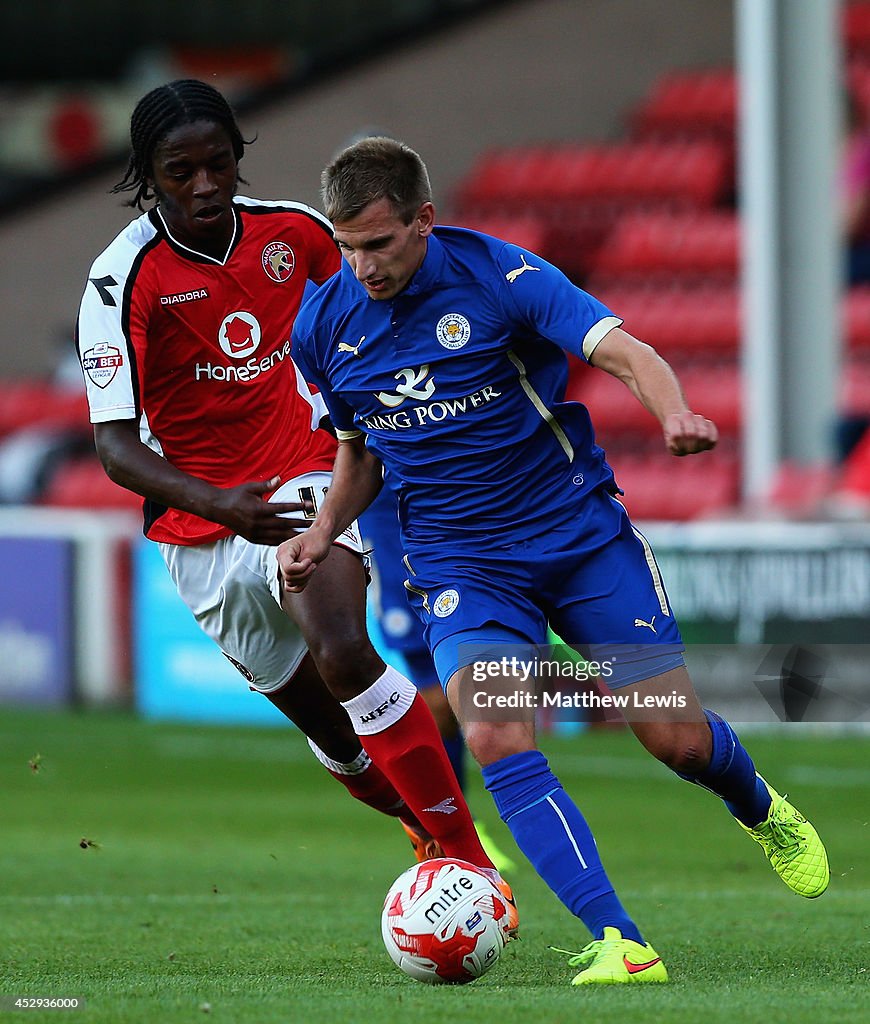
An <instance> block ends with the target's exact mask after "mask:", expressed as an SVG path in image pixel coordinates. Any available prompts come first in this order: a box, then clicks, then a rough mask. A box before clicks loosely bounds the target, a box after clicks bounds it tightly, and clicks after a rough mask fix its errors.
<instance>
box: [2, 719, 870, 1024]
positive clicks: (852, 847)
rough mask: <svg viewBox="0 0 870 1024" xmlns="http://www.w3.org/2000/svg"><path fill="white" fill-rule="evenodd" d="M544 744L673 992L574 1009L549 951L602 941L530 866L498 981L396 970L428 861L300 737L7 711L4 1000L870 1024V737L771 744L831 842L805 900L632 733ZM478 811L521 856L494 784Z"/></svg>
mask: <svg viewBox="0 0 870 1024" xmlns="http://www.w3.org/2000/svg"><path fill="white" fill-rule="evenodd" d="M542 745H543V747H544V749H545V751H546V752H547V753H548V755H549V756H550V757H551V760H552V762H553V765H554V767H555V768H556V770H557V771H558V772H559V773H560V774H561V777H562V779H563V781H564V783H565V784H566V786H567V787H568V789H569V791H570V792H571V793H572V794H573V795H574V797H575V798H576V799H577V800H578V802H579V804H580V805H581V807H582V808H583V809H584V812H585V813H586V815H587V817H588V819H589V821H590V823H591V825H592V827H593V829H594V830H595V832H596V835H597V837H598V842H599V846H600V848H601V850H602V852H603V854H604V858H605V862H606V863H607V865H608V867H609V871H610V874H611V876H612V878H613V880H614V882H615V883H616V885H617V888H618V890H619V891H620V893H621V895H622V898H623V901H624V902H625V903H626V905H627V906H628V908H629V909H630V911H631V912H632V913H633V914H634V916H635V917H636V919H637V920H638V921H639V922H640V924H641V926H642V927H643V929H644V930H645V933H646V935H647V938H648V939H649V940H650V941H651V942H652V943H653V945H654V946H655V947H656V948H657V950H658V951H659V952H660V953H661V954H662V955H663V957H664V958H665V961H666V963H667V965H668V968H669V970H670V972H671V978H672V984H671V985H666V986H661V987H650V988H647V987H644V986H638V987H637V988H626V989H621V988H604V989H598V990H595V991H587V990H584V989H572V988H571V987H570V986H569V984H568V981H569V979H570V977H571V975H572V973H573V972H572V971H571V969H570V968H568V967H567V966H566V964H565V962H564V959H563V958H561V957H559V956H557V955H556V954H554V953H552V952H551V951H550V950H548V948H547V947H548V946H549V945H555V946H561V947H566V948H574V949H579V948H580V947H581V946H583V945H584V944H585V942H586V941H587V936H586V934H585V932H584V930H583V929H582V927H581V926H580V925H579V923H578V922H576V921H574V919H572V918H571V917H570V916H569V915H568V913H567V912H565V911H564V910H563V909H562V908H561V906H560V905H559V904H558V902H557V901H556V899H555V898H554V897H553V896H552V895H551V894H550V893H549V891H548V890H547V889H546V888H545V887H544V885H543V884H542V883H541V882H540V881H539V880H538V879H537V877H536V876H535V874H534V873H533V871H532V870H531V868H530V867H528V866H527V865H526V864H525V862H522V863H521V866H520V867H519V868H518V869H517V870H516V872H515V873H514V874H513V876H512V877H511V882H512V883H513V886H514V891H515V893H516V895H517V898H518V901H519V905H520V911H521V916H522V939H521V940H520V941H519V942H516V943H512V944H511V945H510V946H509V947H508V948H507V949H506V950H505V952H504V953H503V954H502V957H501V961H500V962H499V963H498V964H497V965H496V966H495V968H494V969H493V970H492V971H491V972H490V973H489V974H488V975H487V976H486V977H485V978H483V979H482V980H480V981H479V982H476V983H475V984H473V985H469V986H463V987H443V988H429V987H428V986H424V985H420V984H418V983H416V982H414V981H411V980H410V979H409V978H406V977H405V976H404V975H402V974H401V973H400V972H399V971H398V970H397V969H396V968H395V967H394V966H393V965H392V963H391V961H390V960H389V959H388V957H387V954H386V952H385V951H384V949H383V947H382V944H381V940H380V930H379V918H380V909H381V903H382V901H383V897H384V894H385V892H386V890H387V888H388V886H389V885H390V883H391V882H392V881H393V879H394V878H395V877H396V876H397V875H398V874H399V873H400V872H401V871H402V870H403V869H404V868H405V867H407V866H408V864H409V863H410V857H409V855H410V847H409V846H408V845H407V842H406V840H405V838H404V836H403V834H402V833H401V831H400V829H399V828H398V826H397V825H396V824H395V823H393V822H391V821H389V820H387V819H385V818H381V817H380V816H378V815H376V814H374V813H373V812H370V811H368V810H367V809H365V808H362V807H360V806H359V805H356V804H355V803H354V802H353V801H351V800H350V799H349V798H348V797H347V796H346V794H345V793H344V791H343V790H342V789H341V788H340V787H339V786H338V785H336V784H335V783H334V782H332V780H330V779H329V777H328V776H327V775H326V774H325V773H324V772H323V770H322V769H321V768H320V767H319V765H317V764H316V763H315V762H314V760H313V758H312V757H311V756H310V754H309V752H308V749H307V747H306V746H305V744H304V742H303V741H302V739H301V737H300V736H299V734H298V733H296V732H294V731H293V730H291V729H287V730H262V729H229V728H215V727H196V726H186V725H165V724H155V723H148V722H142V721H137V720H135V719H133V718H131V717H128V716H124V715H114V714H88V715H85V714H80V715H69V714H45V715H43V714H35V713H29V712H21V711H10V710H8V709H4V710H3V711H2V713H0V995H3V996H6V997H8V996H19V995H20V996H36V997H41V996H61V997H64V996H77V997H83V998H84V999H85V1000H86V1002H87V1005H86V1007H85V1008H84V1009H80V1010H66V1011H59V1010H55V1011H33V1010H28V1011H22V1010H5V1011H0V1020H2V1021H4V1022H5V1021H24V1020H27V1019H37V1020H46V1019H51V1020H58V1019H60V1020H68V1021H70V1024H73V1022H76V1021H81V1022H82V1024H84V1022H101V1024H102V1022H105V1024H140V1022H141V1024H158V1022H159V1024H175V1022H185V1021H191V1022H196V1021H206V1020H210V1021H223V1022H228V1024H230V1022H231V1024H240V1022H245V1024H248V1022H250V1024H271V1022H276V1024H277V1022H281V1024H287V1022H296V1021H301V1022H309V1021H311V1022H318V1021H323V1022H325V1024H326V1022H328V1024H333V1022H335V1024H349V1022H360V1024H363V1022H372V1024H388V1022H389V1024H392V1022H396V1024H409V1022H411V1021H421V1022H423V1021H426V1022H439V1021H453V1020H455V1021H461V1022H462V1024H477V1022H486V1024H493V1022H496V1021H497V1022H499V1024H514V1022H523V1024H526V1022H528V1021H535V1022H537V1021H545V1022H548V1024H558V1022H565V1024H569V1022H570V1024H581V1022H587V1021H589V1022H595V1024H609V1022H614V1024H616V1022H619V1024H627V1022H635V1021H638V1022H647V1021H650V1022H666V1024H682V1022H685V1024H697V1022H698V1021H701V1022H703V1024H718V1022H722V1024H726V1022H727V1024H735V1022H755V1021H758V1022H764V1024H804V1022H808V1024H822V1022H828V1021H831V1022H833V1021H836V1022H839V1024H843V1022H851V1021H854V1022H858V1021H861V1022H864V1021H867V1020H868V1019H870V887H868V881H870V879H868V874H870V870H868V865H870V825H868V819H870V740H868V739H866V738H860V737H845V738H843V737H841V738H833V737H827V736H812V735H807V734H806V733H800V732H798V731H797V730H794V731H790V732H788V733H779V734H776V735H771V734H757V735H750V736H748V737H747V746H749V748H750V750H751V751H752V752H753V754H754V756H755V759H756V762H757V764H758V766H759V768H760V770H762V771H763V772H764V773H765V774H766V775H767V776H768V778H769V779H770V781H771V782H772V784H774V785H775V786H777V788H779V789H780V791H783V790H787V791H788V793H789V794H790V796H791V797H792V798H793V800H794V802H795V803H796V804H797V806H798V807H799V808H800V809H801V810H803V811H804V812H805V813H806V814H807V815H808V816H810V817H811V818H812V820H813V821H814V822H815V824H816V825H817V827H818V829H819V831H820V832H821V834H822V835H823V837H824V838H825V839H826V841H827V845H828V851H829V855H830V860H831V870H832V881H831V887H830V889H829V891H828V892H827V893H826V894H825V895H824V896H823V897H822V898H821V899H819V900H815V901H808V900H802V899H800V898H799V897H797V896H794V895H792V894H791V893H790V892H789V891H788V890H787V889H786V888H785V886H784V885H783V884H782V883H781V882H780V881H779V880H778V879H777V878H776V877H775V876H774V875H773V873H772V871H771V870H770V868H769V867H768V866H767V864H766V863H765V862H764V860H763V857H762V855H761V852H760V850H759V849H758V848H757V847H756V846H755V844H753V843H752V842H751V841H750V840H749V839H748V838H747V837H746V836H744V835H743V834H742V832H741V830H740V829H739V828H737V826H736V825H735V824H734V822H733V821H731V819H730V817H729V815H728V814H727V812H726V811H725V810H724V809H723V808H722V807H721V806H720V805H719V802H718V801H717V800H716V799H715V798H714V797H712V796H711V795H710V794H707V793H704V792H702V791H701V790H699V789H696V788H694V787H690V786H687V785H686V784H684V783H681V782H680V781H679V780H677V779H676V778H674V777H672V776H671V775H670V773H668V772H667V771H666V770H665V769H664V768H662V767H661V766H660V765H657V764H656V763H655V762H653V761H652V760H651V759H650V758H649V757H648V756H647V755H646V754H645V753H644V752H643V751H642V750H641V749H640V747H639V746H638V745H637V743H636V742H635V741H634V740H633V739H632V737H631V736H630V735H628V734H627V733H625V732H618V731H617V732H614V731H593V732H587V733H584V734H582V735H579V736H576V737H572V738H556V737H552V736H545V737H543V740H542ZM471 774H472V787H471V792H470V797H469V799H470V802H471V804H472V807H473V810H474V811H475V813H476V814H477V815H478V816H479V817H480V818H481V819H482V820H483V821H484V822H485V823H486V825H487V827H488V828H489V830H490V832H491V833H493V834H494V835H496V836H497V837H498V839H499V840H500V841H502V842H503V843H504V845H505V846H508V847H510V846H511V840H510V836H509V835H508V833H507V832H506V830H505V829H504V827H503V826H502V825H501V823H500V822H499V821H498V818H497V816H496V814H495V811H494V808H493V806H492V803H491V801H490V800H489V797H488V796H487V795H486V793H485V792H484V791H483V790H482V787H481V784H480V779H479V776H478V774H477V773H476V772H474V771H472V773H471Z"/></svg>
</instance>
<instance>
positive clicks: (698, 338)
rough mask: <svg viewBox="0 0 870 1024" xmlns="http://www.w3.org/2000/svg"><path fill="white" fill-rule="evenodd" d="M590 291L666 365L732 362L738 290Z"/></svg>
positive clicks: (737, 326) (736, 342)
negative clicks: (672, 362)
mask: <svg viewBox="0 0 870 1024" xmlns="http://www.w3.org/2000/svg"><path fill="white" fill-rule="evenodd" d="M589 291H591V292H592V294H593V295H595V296H597V297H598V298H599V299H600V300H601V301H602V302H603V303H604V304H605V305H606V306H609V307H610V309H612V310H613V312H614V313H616V315H617V316H620V317H622V319H623V321H624V323H623V327H624V329H625V330H626V331H628V333H629V334H632V335H634V337H636V338H639V339H640V340H641V341H645V342H647V343H648V344H650V345H652V346H653V348H655V349H656V350H657V351H659V352H660V353H661V354H662V355H663V356H665V358H667V359H675V358H676V359H677V360H682V361H685V360H686V359H690V358H697V357H703V358H705V359H715V360H718V361H721V360H722V359H723V358H728V359H733V358H735V357H736V355H737V352H738V348H739V344H740V296H739V292H738V291H737V289H736V288H716V287H711V288H697V289H690V290H683V289H679V288H678V289H664V288H652V289H649V290H648V289H645V288H631V287H612V288H598V287H597V285H596V284H595V282H594V281H590V283H589Z"/></svg>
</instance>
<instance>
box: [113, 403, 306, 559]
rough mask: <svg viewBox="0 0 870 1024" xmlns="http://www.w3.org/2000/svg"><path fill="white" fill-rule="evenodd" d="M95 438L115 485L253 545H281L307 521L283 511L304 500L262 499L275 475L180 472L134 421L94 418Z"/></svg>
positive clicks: (275, 481)
mask: <svg viewBox="0 0 870 1024" xmlns="http://www.w3.org/2000/svg"><path fill="white" fill-rule="evenodd" d="M94 441H95V443H96V447H97V454H98V455H99V457H100V461H101V462H102V464H103V468H104V469H105V471H106V473H107V474H108V476H109V477H110V479H112V480H113V481H114V482H115V483H116V484H119V485H120V486H121V487H126V488H127V490H129V491H134V492H135V493H136V494H141V495H142V496H143V497H144V498H149V499H150V500H151V501H154V502H157V503H158V504H160V505H166V506H167V507H168V508H177V509H181V510H182V511H183V512H192V513H194V515H198V516H201V517H202V518H203V519H207V520H208V521H209V522H212V523H220V525H221V526H226V527H228V528H229V529H231V530H232V531H233V533H237V534H239V535H240V536H242V537H244V538H245V539H246V540H250V541H253V542H254V543H256V544H280V543H281V541H282V540H285V539H286V538H287V537H290V536H292V535H293V534H294V533H295V532H296V531H297V530H299V529H304V528H305V527H306V526H307V525H308V521H307V520H305V519H304V518H302V517H300V518H299V519H292V518H287V517H285V516H282V515H281V513H288V512H300V511H302V510H303V509H304V507H305V506H304V504H303V503H302V502H294V501H282V502H270V501H266V500H265V499H264V498H263V495H264V494H266V493H268V492H269V491H272V490H274V489H275V487H277V486H278V483H279V478H278V477H275V478H274V479H272V480H262V481H257V482H252V483H245V484H240V485H239V486H238V487H215V486H214V485H213V484H209V483H206V481H205V480H200V479H198V478H197V477H194V476H190V475H189V474H188V473H184V472H182V471H181V470H180V469H177V468H176V467H175V466H173V465H172V464H171V463H170V462H167V460H166V459H164V458H162V457H161V456H160V455H158V454H157V452H155V451H152V450H151V449H150V448H149V447H148V446H147V445H145V444H143V443H142V442H141V440H140V439H139V425H138V423H137V422H136V421H135V420H113V421H111V422H109V423H95V424H94Z"/></svg>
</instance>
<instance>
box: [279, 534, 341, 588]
mask: <svg viewBox="0 0 870 1024" xmlns="http://www.w3.org/2000/svg"><path fill="white" fill-rule="evenodd" d="M330 546H331V542H330V541H329V539H328V538H325V537H321V536H320V535H319V534H318V533H317V532H316V530H314V529H311V530H306V532H305V533H300V534H299V535H298V536H296V537H291V538H290V539H289V540H285V541H284V543H283V544H280V545H279V546H278V569H279V571H280V573H281V581H282V586H283V589H284V590H285V591H287V593H288V594H300V593H301V592H302V591H303V590H304V589H305V587H306V586H307V584H308V580H309V579H310V577H311V574H312V573H313V572H314V570H315V569H316V568H317V564H318V562H322V561H323V560H324V558H326V556H327V555H328V554H329V548H330Z"/></svg>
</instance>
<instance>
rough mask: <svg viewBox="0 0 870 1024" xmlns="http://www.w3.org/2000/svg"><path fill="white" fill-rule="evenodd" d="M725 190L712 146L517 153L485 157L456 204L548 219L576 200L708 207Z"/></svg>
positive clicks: (724, 173) (723, 169)
mask: <svg viewBox="0 0 870 1024" xmlns="http://www.w3.org/2000/svg"><path fill="white" fill-rule="evenodd" d="M727 186H728V159H727V155H726V153H725V151H724V150H723V148H722V147H721V146H720V145H718V144H716V143H715V142H709V141H703V142H676V143H669V142H664V143H616V144H613V145H609V146H569V145H565V146H552V147H549V148H546V147H537V148H529V147H518V148H517V149H513V150H511V149H504V150H497V151H490V152H488V153H485V154H484V155H483V156H482V157H481V158H480V159H479V160H478V161H477V163H476V164H475V165H474V166H473V167H472V169H471V171H470V172H469V174H468V176H467V178H466V179H465V181H464V183H463V185H462V186H461V187H460V189H459V190H458V193H457V197H456V202H457V205H458V207H459V208H460V209H462V208H464V206H465V205H466V204H475V203H481V202H489V203H495V202H497V203H501V204H502V205H503V207H504V208H505V210H507V209H510V208H513V209H514V210H517V211H523V212H528V208H527V205H526V204H529V203H531V204H536V205H535V209H542V208H549V209H550V210H551V212H553V213H555V214H556V215H559V213H560V211H561V212H564V207H563V204H566V203H567V204H571V203H580V202H583V201H595V202H598V203H607V202H611V203H616V204H619V203H622V204H625V205H629V206H631V205H639V204H642V203H646V204H655V203H665V204H669V205H672V206H676V207H677V208H679V207H681V206H682V207H709V206H711V205H713V204H714V203H716V202H717V201H718V200H719V199H721V198H723V196H724V193H725V190H726V188H727Z"/></svg>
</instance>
